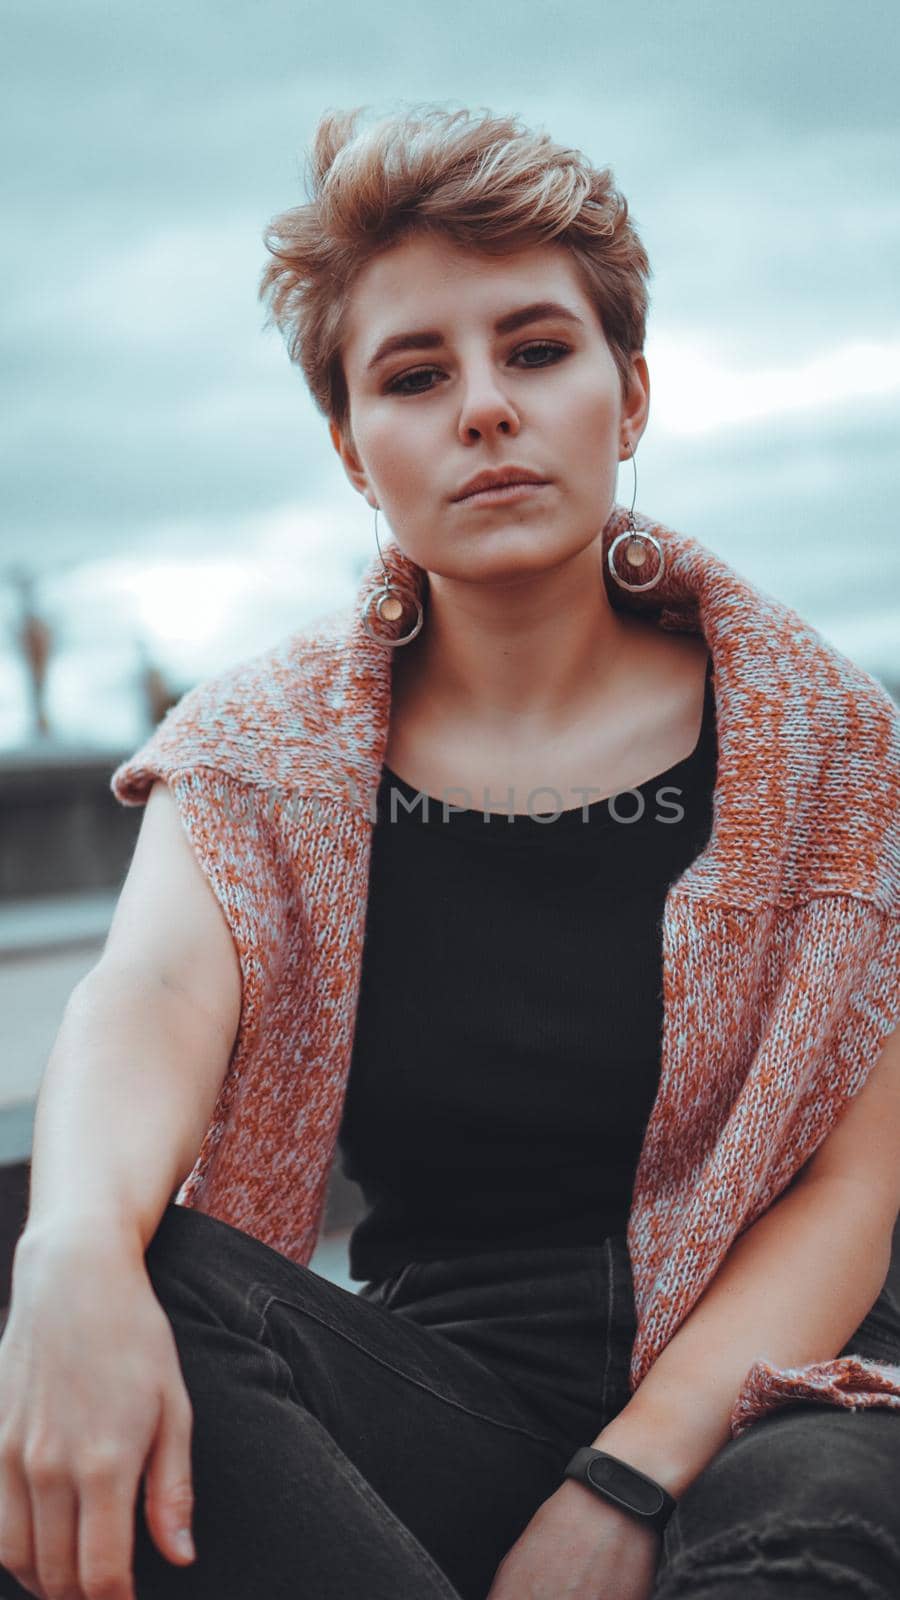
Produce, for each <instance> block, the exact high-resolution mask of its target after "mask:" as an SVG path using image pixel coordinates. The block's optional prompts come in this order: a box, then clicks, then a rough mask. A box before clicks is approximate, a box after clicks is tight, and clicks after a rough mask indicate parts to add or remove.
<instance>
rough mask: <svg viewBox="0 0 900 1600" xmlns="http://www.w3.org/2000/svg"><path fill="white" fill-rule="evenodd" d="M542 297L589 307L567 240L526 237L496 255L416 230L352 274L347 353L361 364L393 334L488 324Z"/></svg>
mask: <svg viewBox="0 0 900 1600" xmlns="http://www.w3.org/2000/svg"><path fill="white" fill-rule="evenodd" d="M538 299H547V300H551V299H552V300H559V301H562V303H563V304H565V305H568V306H571V308H572V309H573V310H574V311H578V312H579V313H581V314H582V315H584V313H585V312H586V311H589V310H590V309H591V308H590V302H589V300H588V299H587V296H586V294H585V292H584V287H583V285H582V283H581V280H580V278H579V276H578V272H577V269H576V267H575V263H574V261H573V259H572V256H571V254H570V252H569V251H568V250H567V249H566V247H565V246H564V245H557V244H552V243H551V244H536V245H529V246H527V247H526V248H525V249H522V250H516V251H515V252H510V253H508V254H505V255H500V256H498V255H487V254H486V253H485V252H483V251H480V250H474V249H467V248H466V247H465V246H463V245H458V244H456V243H455V241H453V240H444V239H439V238H429V237H426V236H422V235H417V236H415V237H413V238H409V239H405V240H403V241H402V242H401V243H399V244H395V245H392V246H391V247H390V248H389V249H388V250H385V251H384V252H383V253H382V254H381V255H379V256H376V257H375V258H374V259H373V260H372V261H368V262H367V263H366V265H365V266H364V267H363V269H362V270H361V272H360V274H359V276H358V277H357V279H356V280H355V282H354V284H353V287H352V288H351V290H350V294H349V297H348V305H347V310H346V312H345V316H344V325H343V338H342V341H341V342H342V345H343V351H344V359H345V361H346V362H347V365H348V368H350V367H353V368H355V369H356V370H357V371H358V372H361V371H362V370H363V369H364V368H365V365H366V362H367V361H368V359H369V357H370V356H371V354H372V352H373V351H374V350H375V349H376V348H377V346H378V344H379V342H380V341H381V340H382V339H383V338H385V336H386V335H388V334H391V333H394V332H400V331H402V330H404V329H406V328H411V327H425V326H427V327H429V328H431V327H434V328H440V329H442V330H446V331H447V332H448V333H449V332H450V331H451V330H452V329H453V328H454V327H461V326H463V325H464V324H465V325H469V324H472V325H476V324H478V323H480V322H482V321H483V322H485V323H487V324H490V323H491V322H493V321H494V320H495V319H496V318H497V317H498V316H501V315H502V314H503V313H504V312H505V311H511V310H512V309H514V307H515V306H517V305H519V304H524V303H525V302H527V301H530V300H538Z"/></svg>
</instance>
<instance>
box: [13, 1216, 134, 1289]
mask: <svg viewBox="0 0 900 1600" xmlns="http://www.w3.org/2000/svg"><path fill="white" fill-rule="evenodd" d="M145 1248H146V1247H145V1245H144V1241H143V1238H142V1236H141V1232H140V1229H139V1227H138V1225H137V1223H136V1222H133V1221H131V1222H129V1221H126V1220H123V1219H122V1218H121V1217H118V1216H115V1215H110V1214H109V1213H103V1214H98V1213H95V1212H90V1213H88V1212H77V1211H73V1212H71V1213H70V1214H68V1215H66V1216H63V1215H53V1216H46V1217H41V1218H39V1219H38V1218H35V1219H33V1220H29V1221H28V1222H27V1223H26V1226H25V1228H24V1231H23V1232H22V1233H21V1234H20V1236H19V1239H18V1240H17V1242H16V1247H15V1251H14V1253H13V1277H14V1278H15V1275H16V1273H17V1272H27V1271H30V1270H32V1268H34V1267H35V1266H37V1265H38V1264H39V1263H40V1262H42V1261H43V1260H45V1259H52V1260H54V1261H58V1260H59V1259H60V1258H61V1257H64V1258H68V1257H78V1258H84V1259H89V1260H92V1261H96V1260H98V1259H99V1260H103V1259H106V1258H110V1259H114V1260H121V1259H122V1258H123V1256H124V1257H127V1258H130V1259H132V1260H134V1261H142V1260H143V1257H144V1250H145Z"/></svg>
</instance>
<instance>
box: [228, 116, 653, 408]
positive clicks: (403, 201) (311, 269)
mask: <svg viewBox="0 0 900 1600" xmlns="http://www.w3.org/2000/svg"><path fill="white" fill-rule="evenodd" d="M363 109H364V107H361V106H357V107H356V108H355V109H354V110H352V111H330V112H327V113H326V114H325V115H324V116H323V117H322V118H321V120H320V122H319V124H318V127H317V129H316V132H315V136H314V139H313V144H312V148H311V151H310V153H309V154H308V156H307V164H306V184H307V190H308V192H309V193H310V199H309V202H308V204H306V205H299V206H293V207H292V208H291V209H290V210H288V211H283V212H281V213H280V214H279V215H278V216H276V217H274V218H273V219H272V221H271V222H270V223H269V224H268V226H267V228H266V229H265V231H264V234H263V240H264V243H265V245H266V248H267V250H268V251H269V253H270V255H271V257H272V259H271V260H270V261H269V262H268V263H267V265H266V267H265V269H264V271H263V273H262V277H261V280H260V285H259V298H260V299H261V300H265V301H267V302H268V315H267V318H266V325H267V326H269V325H271V324H272V323H275V324H276V325H277V326H278V328H279V330H280V332H281V334H282V336H283V338H284V340H285V343H286V345H287V349H288V354H289V355H290V358H291V361H293V362H295V363H296V364H297V365H298V366H299V367H300V368H301V370H302V372H303V374H304V377H305V379H306V382H307V385H308V387H309V390H310V393H311V395H312V397H313V400H314V402H315V404H316V406H317V407H318V409H319V410H320V411H321V412H322V413H323V414H324V415H325V416H326V417H328V418H329V419H330V420H331V421H333V422H334V423H335V424H336V425H337V426H338V428H339V429H340V430H341V432H342V433H345V434H349V432H350V428H349V395H348V392H347V384H346V379H345V375H344V369H343V363H342V360H341V342H342V336H343V332H344V321H345V313H346V308H347V305H348V302H349V296H350V293H351V290H352V287H353V284H354V281H355V279H356V277H357V275H358V274H359V272H360V271H361V270H362V268H363V267H364V266H365V265H366V263H367V262H369V261H370V260H372V259H373V257H375V256H377V255H379V254H381V253H382V252H383V251H385V250H386V249H388V248H390V247H391V246H392V245H394V244H397V243H399V242H400V241H401V240H402V239H404V238H406V237H408V236H409V235H410V234H413V233H423V232H424V233H430V234H432V235H439V236H443V237H445V238H446V237H449V238H450V239H452V240H454V241H455V242H457V243H458V244H460V245H464V246H468V247H469V248H471V249H475V250H483V251H484V252H486V253H488V254H491V255H502V254H504V253H506V252H509V251H515V250H518V249H522V248H525V247H526V246H528V245H533V244H539V243H549V242H551V241H552V242H555V243H557V244H563V245H566V246H567V247H568V249H569V250H570V251H571V254H572V258H573V261H574V263H575V266H576V268H577V270H578V272H579V274H580V278H581V281H582V283H583V286H584V289H585V292H586V294H587V295H588V298H589V299H590V301H591V303H592V305H593V306H594V308H595V310H596V313H597V315H598V318H599V320H600V323H601V325H602V328H603V331H604V334H605V336H606V340H607V343H608V344H609V347H610V351H611V353H612V355H613V358H614V360H615V363H616V367H617V368H618V372H619V379H620V383H621V387H622V394H623V397H624V396H626V395H627V393H628V387H629V376H630V356H631V354H632V353H637V352H640V351H642V350H643V346H644V338H645V329H646V319H647V307H648V298H649V297H648V292H647V280H648V278H649V277H650V276H651V268H650V263H649V261H648V258H647V253H646V251H645V249H644V246H643V244H642V243H641V240H640V238H639V237H638V234H637V232H636V231H635V227H634V224H633V222H632V221H631V219H630V217H629V213H628V203H627V201H626V200H625V198H624V196H623V195H621V194H620V193H619V191H618V190H617V188H616V186H615V182H614V179H613V175H612V172H611V171H610V169H609V168H608V167H604V168H602V169H596V168H594V167H592V166H591V165H590V163H589V162H588V161H587V160H586V159H585V157H584V156H583V155H582V154H581V152H580V151H578V150H573V149H568V148H567V147H565V146H563V145H559V144H555V143H554V142H553V141H552V140H551V139H550V137H549V135H547V134H546V133H543V132H533V131H531V130H530V129H528V128H526V127H524V126H523V125H522V124H521V123H520V121H519V119H518V118H516V117H513V116H494V115H492V114H491V113H490V112H489V111H483V112H482V114H481V115H480V116H475V115H473V113H472V112H471V111H468V110H457V111H450V110H447V109H445V108H444V107H443V106H440V105H420V106H413V107H411V108H410V109H408V110H407V111H405V112H402V113H399V114H394V115H390V116H387V117H383V118H382V119H381V120H380V121H378V122H377V123H375V125H374V126H373V127H371V128H368V129H364V130H362V131H359V132H358V131H357V128H356V122H357V118H358V116H359V114H360V112H361V111H362V110H363Z"/></svg>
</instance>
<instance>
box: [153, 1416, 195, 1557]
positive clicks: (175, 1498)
mask: <svg viewBox="0 0 900 1600" xmlns="http://www.w3.org/2000/svg"><path fill="white" fill-rule="evenodd" d="M193 1420H194V1419H193V1411H192V1408H191V1403H190V1400H189V1399H188V1397H187V1393H186V1391H185V1390H184V1389H183V1388H182V1389H179V1390H175V1391H173V1392H171V1393H169V1394H168V1395H167V1396H166V1398H165V1400H164V1402H163V1407H162V1411H161V1414H160V1421H159V1427H158V1429H157V1432H156V1437H155V1439H154V1441H153V1446H152V1449H151V1452H150V1456H149V1458H148V1462H147V1469H146V1473H145V1480H144V1515H145V1520H146V1523H147V1527H148V1529H149V1531H150V1534H151V1536H152V1538H153V1540H154V1541H155V1543H156V1545H157V1546H158V1548H159V1549H160V1550H161V1552H162V1554H163V1555H164V1556H165V1557H166V1559H167V1560H168V1561H177V1562H181V1563H186V1562H191V1561H193V1560H195V1558H196V1550H195V1548H194V1543H193V1539H192V1537H191V1523H192V1520H193V1512H194V1493H193V1472H192V1466H191V1432H192V1429H193Z"/></svg>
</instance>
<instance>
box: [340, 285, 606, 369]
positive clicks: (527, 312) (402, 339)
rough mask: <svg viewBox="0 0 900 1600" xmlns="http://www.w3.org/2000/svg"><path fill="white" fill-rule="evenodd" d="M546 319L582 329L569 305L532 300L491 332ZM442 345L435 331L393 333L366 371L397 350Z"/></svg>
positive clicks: (426, 329)
mask: <svg viewBox="0 0 900 1600" xmlns="http://www.w3.org/2000/svg"><path fill="white" fill-rule="evenodd" d="M546 317H563V318H565V320H566V321H567V322H577V323H578V324H579V326H580V327H584V322H583V321H582V319H581V317H579V316H577V315H576V313H575V312H574V311H570V310H569V308H568V306H564V305H561V304H560V303H559V302H558V301H557V300H535V301H534V302H533V303H532V304H531V305H528V306H520V307H519V308H518V310H517V311H507V313H506V315H505V316H502V317H498V318H497V321H496V322H495V323H494V332H495V333H514V332H515V330H516V329H517V328H524V327H525V326H526V324H527V323H529V322H539V321H541V320H543V319H544V318H546ZM443 343H444V337H443V334H442V333H441V332H440V331H439V330H438V329H436V328H423V329H420V330H419V331H417V332H415V333H392V334H391V335H390V336H389V337H388V338H387V339H382V341H381V344H380V345H379V346H378V349H377V350H376V351H375V354H374V355H373V357H372V359H371V361H370V362H369V364H368V366H367V367H366V371H367V372H371V371H372V368H373V367H377V366H378V365H379V363H380V362H382V361H384V359H385V357H386V356H390V355H393V354H394V352H395V351H396V350H436V349H438V348H439V347H440V346H441V345H442V344H443Z"/></svg>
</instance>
